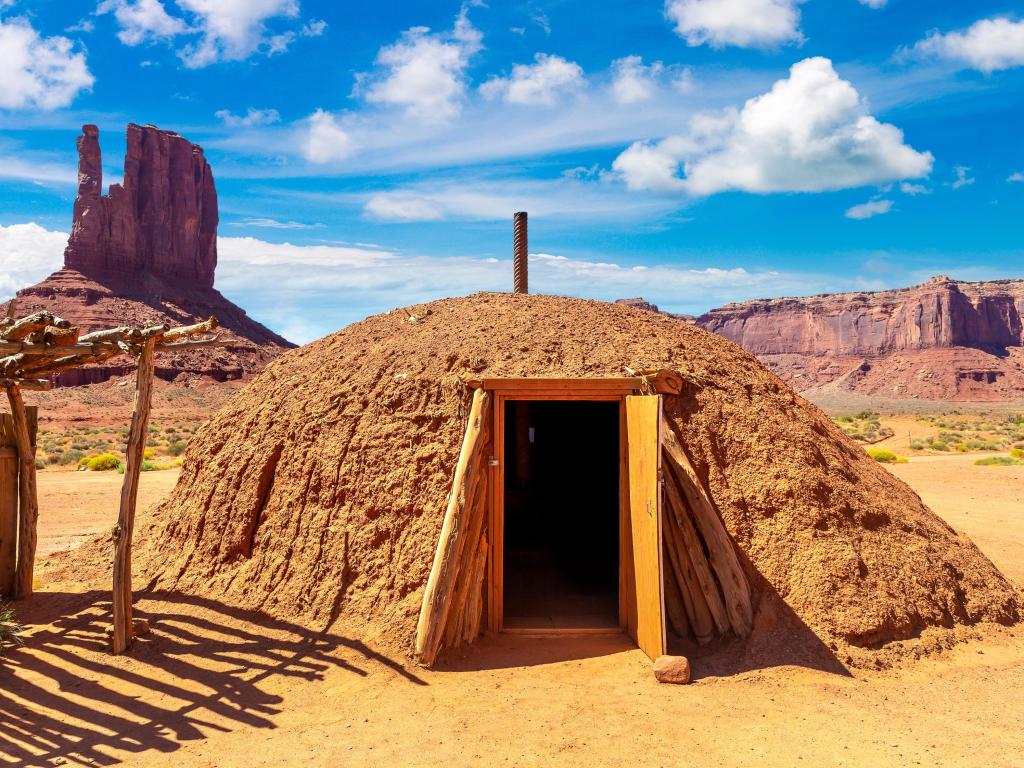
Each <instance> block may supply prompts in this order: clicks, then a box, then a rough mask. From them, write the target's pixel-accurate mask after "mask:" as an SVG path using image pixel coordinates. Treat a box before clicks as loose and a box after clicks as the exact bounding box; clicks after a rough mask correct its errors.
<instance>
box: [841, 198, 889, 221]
mask: <svg viewBox="0 0 1024 768" xmlns="http://www.w3.org/2000/svg"><path fill="white" fill-rule="evenodd" d="M891 210H892V200H869V201H868V202H866V203H861V204H860V205H855V206H853V207H852V208H848V209H847V210H846V218H848V219H855V220H857V221H863V220H864V219H872V218H874V217H875V216H881V215H883V214H886V213H889V211H891Z"/></svg>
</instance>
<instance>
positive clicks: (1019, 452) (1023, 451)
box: [1010, 448, 1024, 459]
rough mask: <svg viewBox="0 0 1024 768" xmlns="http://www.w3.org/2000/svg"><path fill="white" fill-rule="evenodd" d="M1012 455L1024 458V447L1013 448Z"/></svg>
mask: <svg viewBox="0 0 1024 768" xmlns="http://www.w3.org/2000/svg"><path fill="white" fill-rule="evenodd" d="M1010 455H1011V456H1013V458H1015V459H1024V448H1011V449H1010Z"/></svg>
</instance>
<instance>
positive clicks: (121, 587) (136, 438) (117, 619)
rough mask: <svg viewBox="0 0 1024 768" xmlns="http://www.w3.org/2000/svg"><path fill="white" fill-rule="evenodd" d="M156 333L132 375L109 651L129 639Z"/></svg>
mask: <svg viewBox="0 0 1024 768" xmlns="http://www.w3.org/2000/svg"><path fill="white" fill-rule="evenodd" d="M156 342H157V336H152V337H150V338H149V339H147V340H146V341H145V343H144V344H143V345H142V352H141V354H140V355H139V368H138V371H137V373H136V375H135V410H134V412H133V413H132V426H131V430H130V432H129V434H128V446H127V448H126V449H125V467H124V483H123V484H122V486H121V508H120V511H119V513H118V516H117V526H116V527H115V528H114V594H113V603H114V628H113V634H112V636H111V650H113V652H114V653H115V654H116V653H124V651H125V650H126V649H127V648H128V646H129V645H131V642H132V530H133V528H134V526H135V502H136V499H137V497H138V493H139V472H140V471H141V469H142V462H143V460H144V459H145V451H146V437H147V436H148V434H149V408H150V403H151V400H152V389H153V368H154V366H153V348H154V347H155V346H156Z"/></svg>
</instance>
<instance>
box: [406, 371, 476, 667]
mask: <svg viewBox="0 0 1024 768" xmlns="http://www.w3.org/2000/svg"><path fill="white" fill-rule="evenodd" d="M489 401H490V395H488V393H487V392H485V391H484V390H483V389H477V390H475V391H474V392H473V405H472V407H471V408H470V412H469V423H468V424H467V425H466V435H465V437H464V438H463V440H462V450H461V452H460V453H459V461H458V464H457V465H456V467H455V477H454V479H453V480H452V491H451V494H450V496H449V498H448V508H447V509H446V510H445V515H444V523H443V524H442V526H441V535H440V537H439V538H438V542H437V551H436V552H435V553H434V563H433V565H432V566H431V568H430V576H429V578H428V579H427V586H426V588H425V589H424V591H423V604H422V606H421V607H420V617H419V621H418V622H417V624H416V658H417V660H418V661H419V662H420V664H423V665H424V666H428V667H429V666H430V665H431V664H433V663H434V659H435V658H436V657H437V652H438V650H440V647H441V640H442V639H443V637H444V631H445V626H446V624H447V621H448V613H449V611H450V609H451V605H452V595H453V592H454V587H455V580H456V577H457V576H458V569H459V564H460V563H461V561H462V554H463V551H464V550H465V549H466V539H467V538H468V536H467V533H468V532H469V531H468V530H467V528H468V523H469V522H470V521H469V520H468V515H469V513H470V508H471V506H472V502H473V499H472V493H473V488H472V482H473V478H474V476H475V475H477V473H481V474H482V473H484V472H486V469H485V464H486V460H487V457H486V456H485V455H484V451H483V450H482V447H483V443H484V440H482V439H481V436H483V435H484V434H485V432H486V429H487V424H486V423H485V422H486V420H487V419H488V418H489V417H490V412H489V408H488V407H487V406H488V405H489ZM475 543H476V542H473V543H472V544H470V545H469V546H473V545H474V544H475Z"/></svg>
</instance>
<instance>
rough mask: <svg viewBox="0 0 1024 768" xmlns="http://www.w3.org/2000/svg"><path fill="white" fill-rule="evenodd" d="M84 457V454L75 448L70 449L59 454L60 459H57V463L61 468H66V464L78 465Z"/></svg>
mask: <svg viewBox="0 0 1024 768" xmlns="http://www.w3.org/2000/svg"><path fill="white" fill-rule="evenodd" d="M84 457H85V454H84V453H82V452H81V451H79V450H77V449H75V448H72V449H70V450H68V451H64V453H62V454H60V458H59V459H57V463H58V464H60V465H61V466H66V465H68V464H78V463H79V462H80V461H81V460H82V459H83V458H84Z"/></svg>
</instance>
